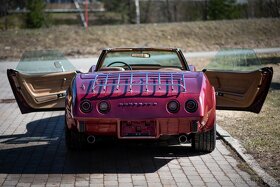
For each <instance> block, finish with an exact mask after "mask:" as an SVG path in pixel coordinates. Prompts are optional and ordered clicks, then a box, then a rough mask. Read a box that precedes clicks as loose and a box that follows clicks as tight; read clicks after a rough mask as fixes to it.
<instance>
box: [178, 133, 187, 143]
mask: <svg viewBox="0 0 280 187" xmlns="http://www.w3.org/2000/svg"><path fill="white" fill-rule="evenodd" d="M178 141H179V143H188V137H187V136H186V135H184V134H183V135H180V136H179V137H178Z"/></svg>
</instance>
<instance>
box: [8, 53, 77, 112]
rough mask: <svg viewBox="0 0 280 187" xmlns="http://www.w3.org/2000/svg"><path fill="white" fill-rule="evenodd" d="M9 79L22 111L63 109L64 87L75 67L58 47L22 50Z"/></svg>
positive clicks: (67, 85) (9, 72)
mask: <svg viewBox="0 0 280 187" xmlns="http://www.w3.org/2000/svg"><path fill="white" fill-rule="evenodd" d="M7 75H8V79H9V82H10V85H11V88H12V91H13V94H14V96H15V98H16V101H17V103H18V106H19V108H20V111H21V113H22V114H25V113H29V112H34V111H48V110H64V108H65V99H64V98H65V96H66V89H67V88H68V87H69V85H70V84H71V82H72V79H73V77H74V76H75V75H76V69H75V67H74V66H73V65H72V64H71V63H70V62H69V61H68V60H67V59H66V58H65V57H64V56H63V54H61V53H59V52H57V51H50V50H48V51H32V52H25V53H24V54H23V56H22V58H21V60H20V62H19V64H18V66H17V67H16V69H8V70H7Z"/></svg>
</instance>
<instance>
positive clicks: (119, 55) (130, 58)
mask: <svg viewBox="0 0 280 187" xmlns="http://www.w3.org/2000/svg"><path fill="white" fill-rule="evenodd" d="M114 62H115V63H114ZM125 64H128V65H130V66H132V67H137V66H151V67H152V66H154V67H155V66H156V67H159V68H162V67H163V68H164V67H174V68H180V69H183V66H182V63H181V60H180V58H179V57H178V54H177V53H176V52H175V51H121V52H119V51H118V52H116V51H109V52H108V53H107V54H106V56H105V58H104V61H103V63H102V66H101V67H108V66H110V67H116V66H118V67H125V66H126V65H125Z"/></svg>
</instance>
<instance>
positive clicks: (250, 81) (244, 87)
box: [205, 68, 273, 113]
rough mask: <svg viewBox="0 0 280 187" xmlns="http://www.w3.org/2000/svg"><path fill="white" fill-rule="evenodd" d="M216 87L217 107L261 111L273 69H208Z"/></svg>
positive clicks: (212, 82)
mask: <svg viewBox="0 0 280 187" xmlns="http://www.w3.org/2000/svg"><path fill="white" fill-rule="evenodd" d="M205 74H206V76H207V78H208V79H209V81H210V83H211V84H212V85H213V86H214V87H215V91H216V101H217V109H225V110H227V109H228V110H244V111H252V112H256V113H258V112H260V109H261V107H262V105H263V102H264V100H265V98H266V95H267V92H268V89H269V86H270V83H271V79H272V75H273V70H272V68H263V69H261V70H257V71H252V72H230V71H212V70H211V71H206V72H205Z"/></svg>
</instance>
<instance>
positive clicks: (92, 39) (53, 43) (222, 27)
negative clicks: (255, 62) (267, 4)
mask: <svg viewBox="0 0 280 187" xmlns="http://www.w3.org/2000/svg"><path fill="white" fill-rule="evenodd" d="M279 28H280V19H250V20H233V21H207V22H187V23H170V24H141V25H114V26H92V27H90V28H89V29H88V31H86V30H84V29H83V28H81V27H79V26H59V27H51V28H46V29H38V30H32V29H30V30H8V31H0V49H1V50H0V59H11V58H19V57H20V56H21V54H22V53H23V52H24V51H26V50H36V49H58V50H60V51H62V52H64V53H65V54H66V55H68V56H89V55H96V54H99V53H100V50H101V49H103V48H107V47H179V48H182V49H183V50H185V51H186V52H188V51H204V50H218V49H219V48H221V47H250V48H261V47H279V43H280V34H279Z"/></svg>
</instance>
